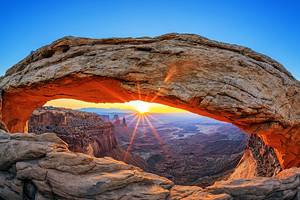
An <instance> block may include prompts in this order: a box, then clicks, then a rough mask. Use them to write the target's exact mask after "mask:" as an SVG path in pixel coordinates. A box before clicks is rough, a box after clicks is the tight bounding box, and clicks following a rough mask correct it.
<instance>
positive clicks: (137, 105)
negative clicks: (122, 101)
mask: <svg viewBox="0 0 300 200" xmlns="http://www.w3.org/2000/svg"><path fill="white" fill-rule="evenodd" d="M128 104H129V105H131V106H133V107H134V109H135V110H136V111H137V112H138V113H140V114H145V113H147V112H149V108H150V106H149V103H147V102H144V101H139V100H137V101H130V102H129V103H128Z"/></svg>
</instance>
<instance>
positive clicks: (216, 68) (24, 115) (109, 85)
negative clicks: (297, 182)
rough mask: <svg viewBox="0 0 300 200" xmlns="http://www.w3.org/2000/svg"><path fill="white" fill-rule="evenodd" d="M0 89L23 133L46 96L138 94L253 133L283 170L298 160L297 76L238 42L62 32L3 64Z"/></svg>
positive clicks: (10, 120)
mask: <svg viewBox="0 0 300 200" xmlns="http://www.w3.org/2000/svg"><path fill="white" fill-rule="evenodd" d="M0 87H1V88H2V107H1V108H2V110H1V114H2V120H3V122H4V124H5V125H6V126H7V127H8V129H9V130H10V131H11V132H18V131H23V130H24V127H25V124H26V121H27V120H28V118H29V116H30V115H31V113H32V111H33V110H34V109H35V108H37V107H40V106H42V105H43V104H44V103H45V102H47V101H48V100H51V99H56V98H73V99H79V100H84V101H89V102H124V101H129V100H136V99H142V100H145V101H153V102H158V103H162V104H166V105H170V106H174V107H178V108H183V109H186V110H189V111H191V112H194V113H198V114H201V115H204V116H208V117H212V118H215V119H218V120H223V121H227V122H231V123H233V124H235V125H237V126H239V127H240V128H242V129H243V130H245V131H246V132H248V133H254V134H259V135H260V136H261V138H262V139H263V141H264V142H265V143H266V144H268V145H270V146H271V147H273V148H274V149H275V152H276V155H277V157H278V159H279V161H280V164H281V166H282V167H283V168H288V167H292V166H299V165H300V159H299V155H300V145H299V142H300V136H299V127H300V125H299V124H300V106H299V104H300V95H299V91H300V86H299V82H298V81H296V80H295V79H294V78H293V77H292V76H291V74H290V73H288V72H287V71H286V70H285V69H284V67H283V66H282V65H280V64H279V63H277V62H276V61H274V60H272V59H271V58H269V57H267V56H264V55H262V54H259V53H256V52H253V51H252V50H250V49H248V48H245V47H241V46H237V45H230V44H225V43H220V42H216V41H211V40H208V39H206V38H203V37H200V36H197V35H188V34H186V35H180V34H168V35H163V36H159V37H155V38H137V39H132V38H124V39H117V38H112V39H87V38H74V37H66V38H63V39H60V40H57V41H55V42H54V43H52V44H50V45H48V46H45V47H42V48H40V49H38V50H37V51H35V52H33V53H32V54H31V55H29V56H28V57H27V58H25V59H24V60H22V61H21V62H19V63H18V64H16V65H15V66H13V67H12V68H11V69H9V70H8V71H7V73H6V75H5V76H4V77H3V78H2V79H1V81H0Z"/></svg>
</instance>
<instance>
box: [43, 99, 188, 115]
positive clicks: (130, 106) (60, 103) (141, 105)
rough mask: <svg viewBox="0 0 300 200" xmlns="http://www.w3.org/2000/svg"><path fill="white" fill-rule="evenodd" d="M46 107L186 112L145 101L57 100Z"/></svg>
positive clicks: (141, 111)
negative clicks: (99, 101) (93, 101)
mask: <svg viewBox="0 0 300 200" xmlns="http://www.w3.org/2000/svg"><path fill="white" fill-rule="evenodd" d="M45 106H54V107H64V108H71V109H80V108H113V109H114V108H117V109H125V110H133V111H137V112H140V113H145V112H149V113H182V112H187V111H185V110H182V109H179V108H174V107H170V106H166V105H162V104H158V103H149V102H144V101H130V102H126V103H90V102H85V101H79V100H75V99H56V100H51V101H48V102H47V103H46V104H45Z"/></svg>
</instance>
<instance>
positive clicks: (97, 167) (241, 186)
mask: <svg viewBox="0 0 300 200" xmlns="http://www.w3.org/2000/svg"><path fill="white" fill-rule="evenodd" d="M299 198H300V169H299V168H290V169H287V170H284V171H282V172H280V173H279V174H278V175H277V176H275V177H272V178H266V177H257V178H253V179H236V180H229V181H221V182H217V183H216V184H215V185H213V186H210V187H208V188H205V189H203V188H200V187H197V186H180V185H174V183H173V182H172V181H170V180H168V179H166V178H163V177H160V176H157V175H154V174H151V173H146V172H144V171H142V170H141V169H140V168H138V167H134V166H132V165H127V164H125V163H123V162H120V161H116V160H113V159H112V158H109V157H105V158H95V157H91V156H88V155H85V154H82V153H74V152H71V151H69V149H68V146H67V144H66V143H65V142H64V141H62V140H61V139H60V138H59V137H57V136H56V134H54V133H45V134H42V135H35V134H23V133H17V134H9V133H6V132H5V131H2V130H1V131H0V199H7V200H10V199H13V200H18V199H35V200H42V199H75V200H77V199H78V200H79V199H102V200H104V199H114V200H115V199H149V200H150V199H151V200H152V199H168V200H171V199H172V200H177V199H186V200H187V199H218V200H223V199H224V200H225V199H299Z"/></svg>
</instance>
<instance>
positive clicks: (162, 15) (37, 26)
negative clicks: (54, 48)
mask: <svg viewBox="0 0 300 200" xmlns="http://www.w3.org/2000/svg"><path fill="white" fill-rule="evenodd" d="M168 32H179V33H195V34H199V35H202V36H205V37H208V38H210V39H215V40H220V41H223V42H228V43H235V44H240V45H243V46H247V47H250V48H252V49H254V50H255V51H258V52H261V53H264V54H267V55H269V56H271V57H272V58H274V59H276V60H277V61H279V62H280V63H282V64H283V65H284V66H285V67H286V68H287V69H288V70H289V71H290V72H292V74H293V75H294V76H295V77H296V78H297V79H298V80H300V1H299V0H273V1H271V0H240V1H238V0H227V1H225V0H205V1H204V0H181V1H177V0H152V1H150V0H149V1H147V0H36V1H33V0H32V1H31V0H27V1H25V0H24V1H23V0H19V1H17V0H0V75H3V74H4V73H5V71H6V70H7V69H8V68H9V67H10V66H12V65H13V64H15V63H17V62H18V61H20V60H21V59H22V58H24V57H25V56H27V55H28V54H29V53H30V52H31V51H32V50H35V49H37V48H39V47H41V46H42V45H45V44H48V43H50V42H52V41H53V40H56V39H58V38H60V37H63V36H66V35H74V36H82V37H94V38H103V37H127V36H131V37H140V36H157V35H161V34H165V33H168Z"/></svg>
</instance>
